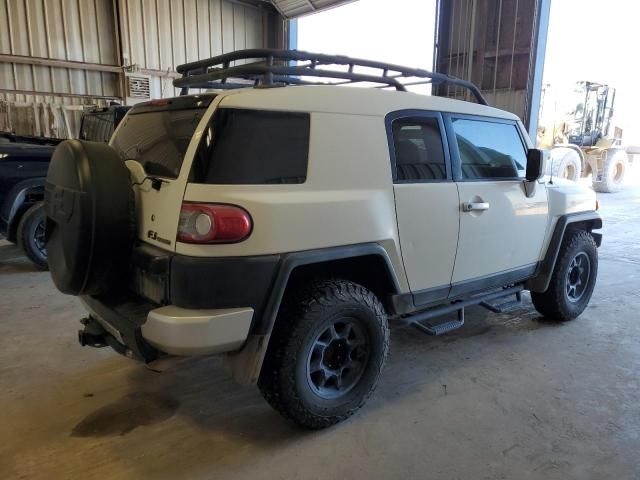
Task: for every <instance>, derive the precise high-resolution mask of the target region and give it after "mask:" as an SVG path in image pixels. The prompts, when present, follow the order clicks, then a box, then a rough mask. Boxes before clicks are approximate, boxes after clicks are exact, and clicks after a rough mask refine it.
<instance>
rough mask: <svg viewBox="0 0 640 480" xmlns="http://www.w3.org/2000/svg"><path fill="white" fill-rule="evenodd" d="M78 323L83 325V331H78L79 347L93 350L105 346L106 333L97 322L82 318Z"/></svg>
mask: <svg viewBox="0 0 640 480" xmlns="http://www.w3.org/2000/svg"><path fill="white" fill-rule="evenodd" d="M80 323H82V324H83V325H84V329H82V330H78V342H79V343H80V345H81V346H83V347H87V346H88V347H95V348H102V347H106V346H107V340H106V334H107V332H106V331H105V329H104V328H102V326H101V325H100V324H99V323H98V322H96V321H95V320H93V319H92V318H91V317H89V318H83V319H82V320H80Z"/></svg>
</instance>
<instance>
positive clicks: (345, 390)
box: [258, 280, 389, 429]
mask: <svg viewBox="0 0 640 480" xmlns="http://www.w3.org/2000/svg"><path fill="white" fill-rule="evenodd" d="M388 351H389V327H388V324H387V316H386V314H385V311H384V307H383V306H382V304H381V303H380V300H378V298H377V297H376V296H375V295H374V294H373V293H372V292H371V291H369V290H367V289H366V288H364V287H362V286H361V285H358V284H355V283H352V282H348V281H344V280H327V281H321V282H316V283H314V284H312V285H310V286H307V287H306V288H303V289H302V290H301V291H299V292H297V293H295V294H293V295H291V296H290V297H289V298H288V299H287V300H286V302H285V304H284V305H283V309H282V311H281V313H280V315H279V316H278V320H277V322H276V326H275V328H274V331H273V333H272V334H271V340H270V344H269V349H268V351H267V356H266V358H265V363H264V366H263V368H262V372H261V374H260V379H259V381H258V387H259V388H260V391H261V392H262V394H263V396H264V397H265V399H266V400H267V401H268V402H269V403H270V404H271V406H272V407H274V408H275V409H276V410H277V411H278V412H280V413H281V414H282V415H283V416H285V417H286V418H290V419H291V420H293V421H294V422H296V423H297V424H299V425H301V426H304V427H307V428H313V429H319V428H325V427H329V426H331V425H334V424H335V423H338V422H340V421H342V420H344V419H346V418H347V417H349V416H350V415H352V414H353V413H354V412H355V411H356V410H358V409H359V408H360V407H361V406H362V405H363V404H364V403H365V401H366V400H367V398H368V397H369V395H371V393H372V392H373V390H374V388H375V386H376V384H377V382H378V378H379V376H380V372H381V371H382V367H383V365H384V363H385V360H386V357H387V354H388Z"/></svg>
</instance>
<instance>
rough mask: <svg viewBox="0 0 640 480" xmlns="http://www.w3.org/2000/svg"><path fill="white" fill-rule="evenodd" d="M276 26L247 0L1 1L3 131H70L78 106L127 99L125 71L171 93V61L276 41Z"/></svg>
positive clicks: (279, 36) (270, 14)
mask: <svg viewBox="0 0 640 480" xmlns="http://www.w3.org/2000/svg"><path fill="white" fill-rule="evenodd" d="M282 29H283V22H282V18H281V17H280V16H279V15H278V14H277V13H276V12H275V10H274V9H273V7H271V6H269V5H268V4H265V3H263V2H258V1H253V0H0V130H2V131H15V132H16V133H19V134H25V135H43V136H58V137H67V136H70V135H71V136H72V135H75V134H76V133H77V128H78V121H79V118H80V115H81V112H82V108H83V106H90V105H99V106H101V105H106V104H107V102H108V101H109V100H113V99H117V100H119V101H123V100H125V97H126V85H125V83H124V81H125V79H124V75H123V73H124V72H125V71H133V72H137V73H139V74H143V75H149V76H150V78H151V96H152V97H153V98H158V97H162V96H173V95H176V94H177V91H176V90H175V89H174V88H173V86H172V85H171V81H172V80H173V78H175V76H176V74H175V67H176V66H177V65H179V64H181V63H184V62H185V61H191V60H196V59H198V58H204V57H209V56H213V55H217V54H220V53H223V52H227V51H230V50H235V49H240V48H250V47H267V46H268V47H282V46H283V45H284V37H283V32H282Z"/></svg>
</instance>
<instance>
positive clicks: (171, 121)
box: [112, 107, 206, 178]
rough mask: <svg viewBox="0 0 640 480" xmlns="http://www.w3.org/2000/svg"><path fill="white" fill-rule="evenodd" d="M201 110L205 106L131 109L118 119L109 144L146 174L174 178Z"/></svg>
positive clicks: (201, 113)
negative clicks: (176, 108)
mask: <svg viewBox="0 0 640 480" xmlns="http://www.w3.org/2000/svg"><path fill="white" fill-rule="evenodd" d="M149 108H151V107H149ZM205 111H206V108H189V109H183V110H174V109H164V110H149V111H147V110H143V111H142V113H134V112H132V113H130V114H129V115H127V117H126V118H125V119H124V120H123V121H122V122H123V123H122V126H121V127H120V129H119V130H118V133H117V135H116V136H115V138H114V139H113V143H112V146H113V147H114V148H115V149H116V151H117V152H118V153H119V154H120V157H121V158H122V159H123V160H137V161H138V162H140V163H141V164H142V166H143V167H144V169H145V172H146V173H147V174H149V175H158V176H161V177H168V178H177V177H178V174H179V173H180V168H181V167H182V161H183V160H184V154H185V153H186V151H187V147H188V146H189V142H190V141H191V137H192V136H193V132H194V131H195V130H196V127H197V126H198V122H200V119H201V118H202V115H203V114H204V112H205Z"/></svg>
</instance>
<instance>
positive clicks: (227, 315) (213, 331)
mask: <svg viewBox="0 0 640 480" xmlns="http://www.w3.org/2000/svg"><path fill="white" fill-rule="evenodd" d="M252 319H253V309H252V308H225V309H216V310H188V309H186V308H180V307H175V306H172V305H169V306H166V307H160V308H156V309H154V310H151V311H150V312H149V315H148V316H147V321H146V322H145V323H144V324H143V325H142V327H141V332H142V338H144V339H145V340H146V341H147V342H148V343H149V344H151V345H152V346H153V347H155V348H156V349H158V350H160V351H163V352H166V353H170V354H172V355H209V354H213V353H222V352H229V351H233V350H237V349H239V348H240V347H241V346H242V345H243V344H244V342H245V340H246V339H247V336H248V335H249V327H250V326H251V320H252Z"/></svg>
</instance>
